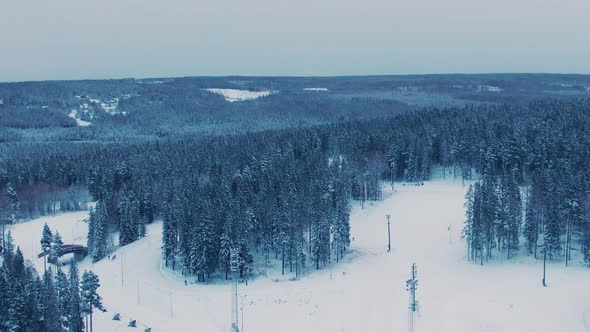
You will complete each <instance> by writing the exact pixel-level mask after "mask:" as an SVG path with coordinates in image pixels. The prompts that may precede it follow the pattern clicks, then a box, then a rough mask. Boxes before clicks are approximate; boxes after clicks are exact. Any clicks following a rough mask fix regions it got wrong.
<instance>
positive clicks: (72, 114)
mask: <svg viewBox="0 0 590 332" xmlns="http://www.w3.org/2000/svg"><path fill="white" fill-rule="evenodd" d="M77 114H78V112H77V111H76V110H72V111H71V112H70V113H69V114H68V116H69V117H70V118H72V119H74V120H76V124H78V126H79V127H88V126H90V125H91V124H92V122H88V121H84V120H80V119H79V118H78V116H77Z"/></svg>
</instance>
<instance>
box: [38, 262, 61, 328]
mask: <svg viewBox="0 0 590 332" xmlns="http://www.w3.org/2000/svg"><path fill="white" fill-rule="evenodd" d="M41 307H42V314H43V327H44V331H48V332H49V331H56V332H57V331H61V330H62V325H61V319H60V318H61V316H60V313H59V298H58V295H57V290H56V287H55V283H54V281H53V274H52V273H51V270H46V271H45V273H44V274H43V292H42V294H41Z"/></svg>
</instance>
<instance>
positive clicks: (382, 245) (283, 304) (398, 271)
mask: <svg viewBox="0 0 590 332" xmlns="http://www.w3.org/2000/svg"><path fill="white" fill-rule="evenodd" d="M465 191H466V187H464V186H462V184H461V181H460V180H458V181H456V182H452V181H451V180H446V181H444V180H437V181H433V182H426V183H425V185H424V186H413V185H408V186H403V185H399V184H398V185H396V191H395V192H393V193H392V192H391V190H390V189H389V191H388V192H386V193H385V199H384V200H383V201H382V202H377V203H373V204H372V205H369V206H367V208H366V209H365V210H361V209H360V208H359V206H358V203H355V206H354V208H353V211H352V216H351V227H352V228H351V232H352V238H353V241H352V246H351V252H350V253H349V255H348V256H347V257H346V258H345V260H344V261H343V262H340V263H338V264H334V265H333V266H332V268H325V269H323V270H320V271H312V272H310V273H309V274H307V276H305V277H303V278H301V279H300V280H297V281H288V280H283V281H276V279H275V278H274V277H273V276H261V277H258V278H257V279H255V280H251V281H250V282H249V284H248V285H247V286H246V285H244V284H240V285H239V287H238V288H239V293H240V295H239V302H240V303H241V304H243V318H244V321H243V324H244V330H245V331H256V332H275V331H281V332H301V331H322V332H332V331H333V332H345V331H346V332H348V331H349V332H363V331H407V323H408V299H409V297H408V293H407V291H406V280H407V279H408V278H409V273H410V266H411V264H412V263H413V262H415V263H417V265H418V279H419V284H418V301H419V306H420V310H419V317H418V318H417V324H416V331H449V332H478V331H482V332H483V331H510V332H512V331H522V332H525V331H526V332H532V331H536V332H555V331H568V332H576V331H580V332H582V331H590V269H588V268H587V267H584V266H582V265H581V263H579V264H574V266H570V267H568V268H566V267H565V266H564V264H563V263H562V262H551V263H549V264H548V267H547V271H548V272H547V273H548V274H547V280H548V287H547V288H543V287H542V286H541V271H542V261H535V260H534V259H532V258H531V257H528V256H524V255H521V256H519V257H518V258H515V259H511V260H509V261H506V260H505V259H502V260H500V259H498V260H497V261H495V262H493V263H490V264H487V265H484V266H479V265H476V264H472V263H470V262H467V261H466V260H465V242H464V241H463V240H462V239H460V231H461V228H462V224H463V220H464V207H463V203H464V194H465ZM386 214H391V233H392V234H391V235H392V252H391V253H389V254H388V253H387V252H386V248H387V224H386V219H385V215H386ZM86 217H87V213H84V212H79V213H68V214H64V215H61V216H57V217H51V218H41V219H37V220H35V221H31V222H28V223H24V224H19V225H14V226H12V227H11V229H12V232H13V235H14V237H15V239H16V242H17V243H18V244H19V245H20V246H21V248H22V249H23V252H24V255H25V257H26V258H29V259H31V258H33V259H34V257H35V256H34V255H35V254H36V253H38V251H39V237H40V235H41V229H42V226H43V223H44V222H47V223H48V224H49V225H50V226H51V228H52V229H55V228H59V229H60V233H61V234H62V236H63V237H64V242H66V243H68V242H70V241H73V242H74V243H85V232H86V224H85V223H83V222H81V220H83V219H85V218H86ZM449 226H450V232H449ZM148 234H149V235H148V237H146V238H144V239H142V240H140V241H137V242H135V243H133V244H131V245H128V246H126V247H125V248H119V249H118V250H117V251H116V252H115V253H114V254H115V255H116V258H115V259H114V260H108V259H107V260H103V261H101V262H98V263H96V264H94V265H93V264H92V263H90V261H89V259H85V260H84V261H83V262H82V263H81V265H80V270H82V271H83V270H84V269H93V270H94V271H95V272H97V273H98V275H99V276H100V280H101V284H102V287H101V288H99V291H100V293H101V295H102V296H103V298H104V303H105V306H106V308H107V309H108V310H109V313H106V314H99V315H97V316H96V319H95V328H96V330H97V331H127V330H129V331H132V329H128V328H127V327H126V324H127V321H128V319H129V317H132V318H134V319H137V321H138V324H139V325H138V326H139V327H140V328H143V327H145V326H150V327H152V331H154V332H157V331H189V330H190V331H207V332H226V331H229V330H230V329H229V322H230V286H229V285H228V284H224V283H214V284H209V285H202V284H193V283H191V281H192V280H189V284H188V285H187V286H185V284H184V281H183V279H182V277H181V276H179V275H178V274H176V273H174V272H172V271H170V270H167V269H164V268H163V267H162V265H161V259H160V257H161V256H160V246H161V223H155V224H152V225H150V226H149V227H148ZM72 239H73V240H72ZM34 263H35V265H36V266H37V268H38V269H39V270H41V269H42V266H43V262H42V260H39V259H34ZM114 312H120V313H121V314H122V316H123V320H122V321H121V322H114V321H112V320H111V317H112V314H113V313H114Z"/></svg>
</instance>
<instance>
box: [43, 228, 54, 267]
mask: <svg viewBox="0 0 590 332" xmlns="http://www.w3.org/2000/svg"><path fill="white" fill-rule="evenodd" d="M52 241H53V234H52V233H51V230H50V229H49V226H48V225H47V223H45V224H44V225H43V234H42V235H41V251H43V252H46V251H48V250H49V249H51V242H52ZM43 269H44V270H47V255H45V256H43Z"/></svg>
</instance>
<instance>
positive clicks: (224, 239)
mask: <svg viewBox="0 0 590 332" xmlns="http://www.w3.org/2000/svg"><path fill="white" fill-rule="evenodd" d="M231 248H232V243H231V240H230V238H229V222H226V224H225V226H224V232H223V235H222V236H221V239H220V249H219V266H220V268H221V270H222V271H223V272H224V273H225V279H226V280H227V279H228V274H229V272H230V254H231Z"/></svg>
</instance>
